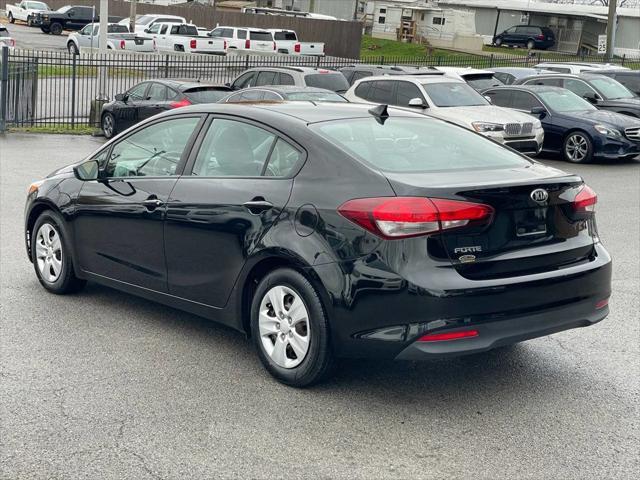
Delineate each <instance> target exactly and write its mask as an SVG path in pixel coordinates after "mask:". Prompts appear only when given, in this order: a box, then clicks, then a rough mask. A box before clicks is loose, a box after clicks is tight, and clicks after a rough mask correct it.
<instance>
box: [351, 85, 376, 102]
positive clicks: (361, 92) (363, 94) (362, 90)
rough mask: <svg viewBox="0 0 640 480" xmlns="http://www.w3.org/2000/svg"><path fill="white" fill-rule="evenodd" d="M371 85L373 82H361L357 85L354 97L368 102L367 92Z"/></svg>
mask: <svg viewBox="0 0 640 480" xmlns="http://www.w3.org/2000/svg"><path fill="white" fill-rule="evenodd" d="M372 83H373V82H362V83H361V84H360V85H358V86H357V87H356V91H355V94H356V96H358V97H360V98H364V99H365V100H369V91H370V90H371V84H372Z"/></svg>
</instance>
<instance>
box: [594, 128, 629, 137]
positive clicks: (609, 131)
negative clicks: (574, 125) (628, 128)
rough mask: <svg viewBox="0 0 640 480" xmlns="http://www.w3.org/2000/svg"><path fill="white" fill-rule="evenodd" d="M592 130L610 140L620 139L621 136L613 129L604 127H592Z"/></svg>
mask: <svg viewBox="0 0 640 480" xmlns="http://www.w3.org/2000/svg"><path fill="white" fill-rule="evenodd" d="M593 128H595V129H596V131H597V132H598V133H601V134H602V135H606V136H607V137H610V138H620V137H621V136H622V134H621V133H620V132H619V131H618V130H616V129H615V128H609V127H605V126H604V125H594V126H593Z"/></svg>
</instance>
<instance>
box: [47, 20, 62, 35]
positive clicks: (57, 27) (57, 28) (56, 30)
mask: <svg viewBox="0 0 640 480" xmlns="http://www.w3.org/2000/svg"><path fill="white" fill-rule="evenodd" d="M49 30H50V31H51V33H52V34H54V35H60V34H61V33H62V25H61V24H59V23H58V22H55V23H52V24H51V26H50V27H49Z"/></svg>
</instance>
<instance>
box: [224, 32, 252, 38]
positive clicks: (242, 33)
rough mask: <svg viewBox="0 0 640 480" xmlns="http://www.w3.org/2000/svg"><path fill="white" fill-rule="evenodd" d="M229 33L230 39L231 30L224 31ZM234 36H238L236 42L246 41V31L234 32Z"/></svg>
mask: <svg viewBox="0 0 640 480" xmlns="http://www.w3.org/2000/svg"><path fill="white" fill-rule="evenodd" d="M226 31H228V32H230V34H229V37H232V36H233V35H232V33H233V32H231V30H225V32H226ZM236 34H237V35H238V40H246V39H247V31H246V30H236Z"/></svg>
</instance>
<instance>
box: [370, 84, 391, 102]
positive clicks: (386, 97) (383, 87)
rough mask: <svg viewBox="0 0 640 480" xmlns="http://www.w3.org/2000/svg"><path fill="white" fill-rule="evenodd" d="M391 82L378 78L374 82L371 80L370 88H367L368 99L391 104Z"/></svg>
mask: <svg viewBox="0 0 640 480" xmlns="http://www.w3.org/2000/svg"><path fill="white" fill-rule="evenodd" d="M393 84H394V82H392V81H384V80H378V81H376V82H372V85H371V89H370V90H369V95H368V96H369V100H371V101H372V102H373V103H384V104H387V105H389V104H391V103H393V101H392V98H391V95H392V93H393Z"/></svg>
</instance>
